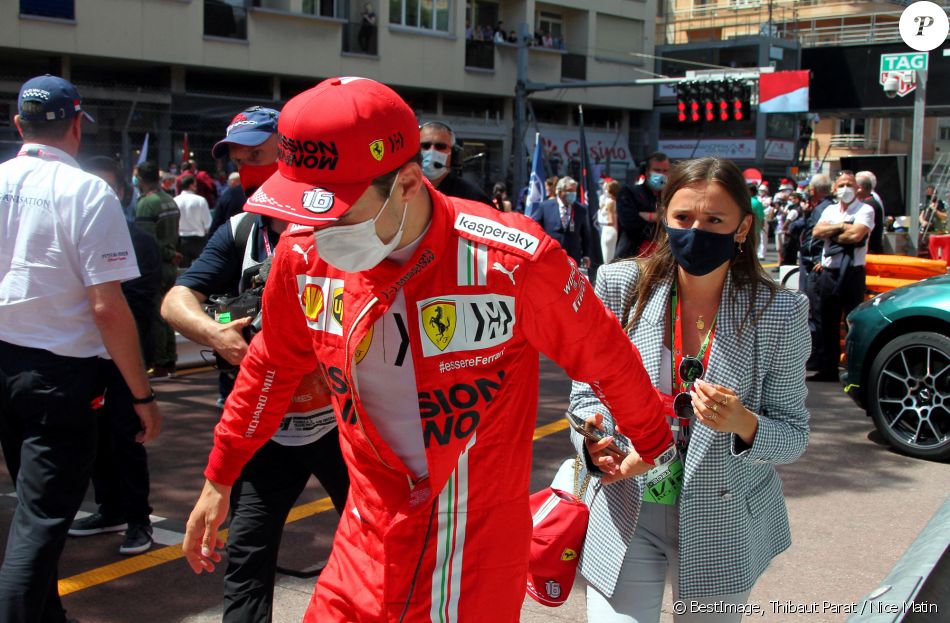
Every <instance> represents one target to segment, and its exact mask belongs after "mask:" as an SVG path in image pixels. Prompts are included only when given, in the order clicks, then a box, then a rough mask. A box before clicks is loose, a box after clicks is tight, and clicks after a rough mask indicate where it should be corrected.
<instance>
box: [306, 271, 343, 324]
mask: <svg viewBox="0 0 950 623" xmlns="http://www.w3.org/2000/svg"><path fill="white" fill-rule="evenodd" d="M297 294H298V297H299V301H300V309H302V310H303V315H304V316H305V317H306V318H307V326H308V327H310V328H311V329H313V330H314V331H326V332H327V333H332V334H333V335H343V280H342V279H330V278H329V277H315V276H312V275H297Z"/></svg>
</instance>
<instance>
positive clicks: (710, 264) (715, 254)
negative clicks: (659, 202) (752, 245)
mask: <svg viewBox="0 0 950 623" xmlns="http://www.w3.org/2000/svg"><path fill="white" fill-rule="evenodd" d="M663 227H664V229H666V235H667V236H668V237H669V240H670V251H672V252H673V257H674V258H676V263H677V264H679V265H680V266H681V267H682V268H683V270H685V271H686V272H688V273H689V274H690V275H695V276H696V277H702V276H703V275H708V274H709V273H711V272H712V271H714V270H716V269H717V268H719V267H720V266H722V264H723V262H728V261H729V260H731V259H732V258H733V257H734V256H735V254H736V241H735V235H736V232H733V233H731V234H717V233H715V232H711V231H705V230H702V229H695V228H690V229H679V228H676V229H674V228H671V227H668V226H667V225H666V223H663ZM736 231H739V230H738V228H737V229H736Z"/></svg>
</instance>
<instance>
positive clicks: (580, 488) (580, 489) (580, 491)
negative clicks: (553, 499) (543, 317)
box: [574, 456, 590, 502]
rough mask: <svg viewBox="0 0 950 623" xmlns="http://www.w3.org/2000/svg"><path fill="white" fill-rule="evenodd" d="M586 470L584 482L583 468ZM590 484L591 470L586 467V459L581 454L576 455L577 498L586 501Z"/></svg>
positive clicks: (575, 478) (575, 479)
mask: <svg viewBox="0 0 950 623" xmlns="http://www.w3.org/2000/svg"><path fill="white" fill-rule="evenodd" d="M582 469H583V470H584V478H583V482H581V470H582ZM589 484H590V472H588V471H587V470H586V469H584V459H582V458H581V457H580V456H575V457H574V495H576V496H577V499H579V500H581V501H582V502H583V501H584V494H585V493H587V486H588V485H589Z"/></svg>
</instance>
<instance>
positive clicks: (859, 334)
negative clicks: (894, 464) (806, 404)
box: [842, 275, 950, 459]
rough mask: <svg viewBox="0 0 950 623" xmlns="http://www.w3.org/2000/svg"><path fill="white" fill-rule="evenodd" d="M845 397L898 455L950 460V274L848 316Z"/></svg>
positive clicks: (893, 292) (880, 298) (865, 305)
mask: <svg viewBox="0 0 950 623" xmlns="http://www.w3.org/2000/svg"><path fill="white" fill-rule="evenodd" d="M845 351H846V353H847V370H846V371H845V372H844V373H843V374H842V382H843V383H844V385H845V391H846V392H847V393H848V394H849V395H850V396H851V397H852V398H853V399H854V400H855V402H857V403H858V406H860V407H861V408H862V409H865V410H866V411H867V413H868V415H869V416H871V418H873V420H874V425H875V426H876V427H877V429H878V431H880V432H881V434H882V435H883V436H884V437H885V438H886V439H887V441H888V442H889V443H890V444H891V445H892V446H893V447H894V448H896V449H897V450H898V451H900V452H903V453H905V454H908V455H910V456H914V457H918V458H925V459H950V275H941V276H939V277H931V278H929V279H925V280H923V281H918V282H916V283H914V284H911V285H909V286H904V287H902V288H897V289H895V290H891V291H890V292H885V293H883V294H879V295H878V296H876V297H874V298H873V299H870V300H868V301H865V302H864V303H862V304H861V305H859V306H858V307H857V308H855V310H854V311H853V312H851V314H850V315H849V316H848V337H847V339H846V341H845Z"/></svg>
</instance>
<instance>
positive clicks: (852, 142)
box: [831, 134, 868, 149]
mask: <svg viewBox="0 0 950 623" xmlns="http://www.w3.org/2000/svg"><path fill="white" fill-rule="evenodd" d="M831 146H832V147H840V148H844V149H864V148H865V147H867V146H868V141H867V136H866V135H864V134H832V135H831Z"/></svg>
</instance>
